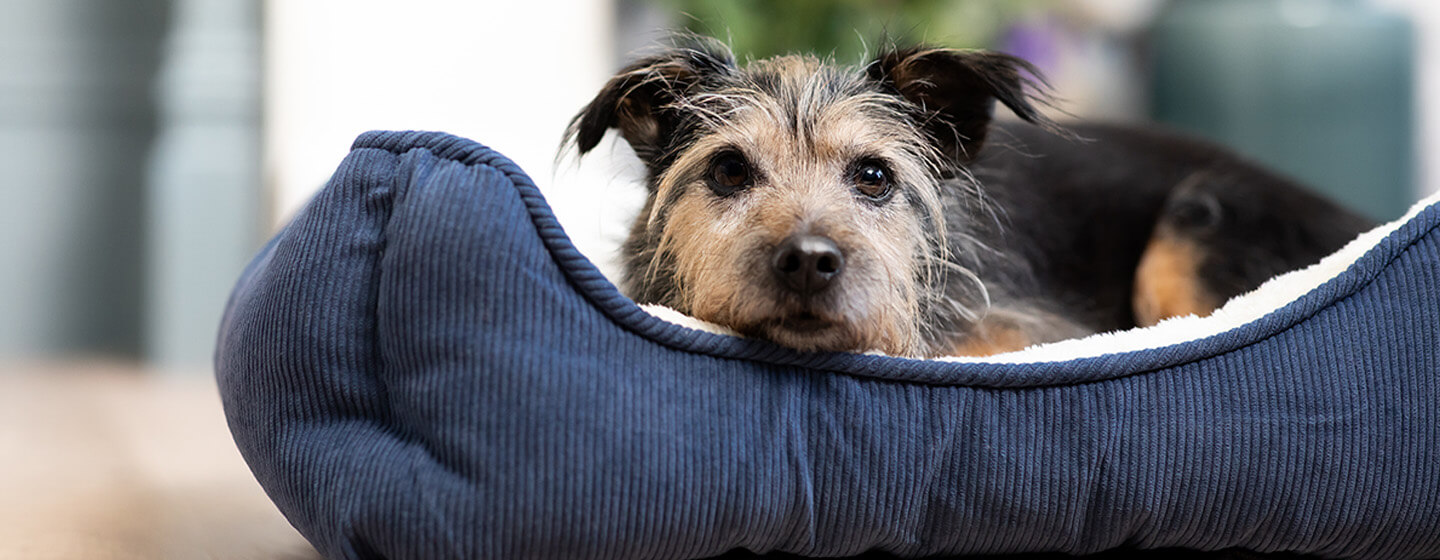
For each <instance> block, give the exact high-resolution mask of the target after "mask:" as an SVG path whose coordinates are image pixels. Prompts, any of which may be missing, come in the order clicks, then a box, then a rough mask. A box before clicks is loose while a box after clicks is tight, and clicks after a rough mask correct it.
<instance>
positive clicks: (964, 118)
mask: <svg viewBox="0 0 1440 560" xmlns="http://www.w3.org/2000/svg"><path fill="white" fill-rule="evenodd" d="M866 72H867V74H868V75H869V77H870V79H872V80H875V81H878V82H880V83H881V84H882V85H884V86H886V87H888V88H890V89H892V90H893V91H894V92H896V93H898V94H900V95H901V96H903V97H904V98H906V99H907V100H909V101H910V102H911V103H913V104H915V106H916V107H917V108H918V109H919V110H920V111H921V115H920V121H921V122H922V123H923V124H924V125H925V129H926V131H927V132H928V133H929V134H930V135H931V136H932V137H933V138H934V139H935V141H936V142H938V143H939V146H940V148H941V149H942V150H944V151H945V152H946V155H949V156H951V157H953V158H955V160H956V161H960V162H966V161H970V160H971V159H974V157H975V155H976V154H978V153H979V151H980V148H981V146H983V145H984V143H985V135H986V132H987V131H988V130H989V128H990V121H991V120H992V119H993V118H994V113H995V102H996V101H999V102H1001V103H1004V104H1005V106H1006V107H1009V108H1010V110H1011V111H1014V112H1015V114H1016V115H1017V116H1019V117H1020V118H1021V119H1024V120H1026V121H1028V122H1031V123H1035V124H1038V125H1041V126H1044V127H1046V128H1053V127H1054V124H1053V123H1051V122H1050V120H1049V119H1047V118H1045V116H1044V115H1042V114H1041V113H1040V111H1039V109H1037V108H1036V107H1035V103H1036V100H1037V97H1036V96H1037V95H1038V94H1042V93H1043V91H1044V89H1045V88H1044V85H1043V84H1044V82H1043V81H1041V80H1043V79H1042V78H1041V77H1040V73H1039V71H1038V70H1037V69H1036V68H1035V67H1034V66H1033V65H1031V64H1030V63H1029V62H1026V61H1025V60H1023V59H1020V58H1017V57H1014V56H1010V55H1007V54H1001V53H995V52H987V51H961V50H955V49H937V48H923V47H912V48H907V49H900V50H892V51H886V52H882V53H880V55H879V56H878V57H876V59H875V61H874V62H872V63H871V64H870V66H869V67H868V68H867V69H866ZM1026 73H1028V74H1029V75H1030V76H1032V77H1033V78H1032V77H1026V76H1025V74H1026Z"/></svg>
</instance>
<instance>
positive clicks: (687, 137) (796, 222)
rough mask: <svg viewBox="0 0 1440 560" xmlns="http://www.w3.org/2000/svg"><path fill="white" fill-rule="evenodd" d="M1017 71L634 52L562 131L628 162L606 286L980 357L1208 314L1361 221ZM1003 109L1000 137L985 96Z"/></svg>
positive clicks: (947, 54) (709, 313)
mask: <svg viewBox="0 0 1440 560" xmlns="http://www.w3.org/2000/svg"><path fill="white" fill-rule="evenodd" d="M1048 100H1049V97H1048V92H1047V86H1046V85H1045V84H1044V81H1043V78H1041V77H1040V73H1039V72H1038V71H1037V70H1036V68H1034V67H1033V66H1032V65H1030V64H1029V63H1027V62H1026V61H1024V60H1022V59H1020V58H1017V57H1014V56H1010V55H1006V54H1001V53H995V52H987V51H964V50H953V49H945V48H934V47H905V48H898V47H897V48H888V49H885V50H883V51H882V52H880V53H879V54H878V55H877V56H875V57H874V59H873V60H872V61H870V62H869V63H868V64H864V65H860V66H843V65H837V64H834V63H830V62H826V61H822V60H820V59H818V58H816V57H813V56H806V55H787V56H780V57H776V58H770V59H764V60H759V61H754V62H751V63H749V64H746V65H743V66H742V65H740V64H738V63H737V62H736V60H735V57H734V55H733V54H732V53H731V51H730V50H729V49H728V48H727V47H726V46H725V45H724V44H723V43H720V42H718V41H715V40H711V39H707V38H702V37H687V38H682V39H680V40H677V41H676V43H675V44H674V45H673V46H670V47H666V48H662V49H660V50H658V51H655V52H653V53H651V54H649V55H647V56H643V57H640V58H638V59H637V60H635V61H634V62H632V63H631V64H629V65H628V66H626V67H625V68H623V69H622V70H621V71H620V72H619V73H618V74H616V75H615V76H614V77H613V78H611V79H610V80H609V81H608V82H607V83H606V84H605V85H604V86H603V88H602V89H601V90H600V92H599V93H598V94H597V95H596V96H595V98H594V99H593V100H592V101H591V102H590V103H589V104H588V105H587V106H586V107H584V108H583V109H582V110H581V111H580V113H579V114H578V115H576V117H575V118H574V120H573V121H572V123H571V125H570V127H569V129H568V130H567V138H566V144H567V145H570V146H574V147H575V148H576V149H578V152H579V153H580V154H581V155H582V156H583V155H584V154H586V153H588V152H589V151H591V150H593V149H594V148H595V147H596V146H597V145H598V144H599V143H600V141H601V140H602V139H603V138H604V136H605V135H606V133H607V132H608V131H610V130H612V129H613V130H617V131H618V132H619V134H620V136H621V137H623V139H624V140H625V141H626V142H627V143H628V144H629V145H630V147H631V148H633V149H634V152H635V154H636V155H637V156H638V157H639V158H640V160H642V162H643V163H644V166H645V170H646V177H647V179H646V184H647V197H646V201H645V203H644V206H643V207H642V210H641V211H640V213H639V215H638V216H637V217H636V219H635V221H634V223H633V224H632V226H631V229H630V233H629V236H628V238H627V239H626V241H625V242H624V244H623V246H622V259H623V266H622V268H623V278H622V279H621V280H620V286H621V289H622V290H623V291H624V292H626V293H627V295H629V296H630V297H632V298H633V299H635V300H636V301H637V302H639V303H651V304H659V305H664V306H668V307H671V308H674V309H675V310H678V311H681V312H683V313H687V314H689V315H691V316H694V317H697V318H699V319H703V320H706V321H710V322H713V323H717V324H720V325H723V326H726V327H729V328H731V329H733V330H734V331H736V332H739V333H741V334H742V335H746V336H751V337H758V338H763V339H768V340H771V341H773V342H776V343H778V344H781V345H784V346H789V347H792V348H795V349H798V350H802V351H879V352H883V353H886V354H890V355H898V356H913V357H935V356H945V355H989V354H995V353H1000V352H1006V351H1011V350H1018V349H1021V348H1024V347H1027V346H1030V345H1033V344H1038V343H1044V342H1050V341H1056V340H1061V339H1066V338H1073V337H1079V336H1084V335H1086V334H1090V333H1095V332H1101V331H1111V330H1117V329H1125V328H1130V327H1134V326H1137V325H1148V324H1153V323H1155V322H1157V321H1159V320H1161V319H1164V318H1166V317H1170V316H1175V315H1184V314H1200V315H1203V314H1206V313H1208V312H1210V311H1213V310H1214V309H1215V308H1216V306H1218V305H1220V304H1221V303H1223V302H1224V301H1225V300H1226V299H1228V298H1229V297H1231V296H1233V295H1236V294H1239V293H1243V292H1245V291H1248V290H1250V289H1253V288H1254V287H1256V286H1258V285H1259V284H1260V283H1261V282H1263V281H1264V280H1265V279H1267V278H1269V277H1270V276H1273V275H1274V274H1275V273H1277V272H1282V271H1285V270H1289V269H1292V268H1297V267H1299V266H1303V265H1305V264H1308V263H1310V262H1313V261H1315V260H1317V259H1318V258H1319V257H1320V256H1323V255H1324V254H1327V253H1329V252H1331V251H1333V250H1335V249H1337V248H1338V247H1339V246H1341V245H1342V244H1343V243H1344V242H1345V241H1346V240H1348V239H1350V238H1352V237H1354V236H1355V235H1356V234H1358V233H1359V232H1361V231H1363V230H1364V229H1366V228H1367V227H1369V225H1370V223H1369V222H1368V221H1366V220H1365V219H1363V218H1361V217H1358V216H1356V215H1354V214H1352V213H1350V212H1348V211H1347V210H1345V209H1343V208H1341V207H1340V206H1338V205H1336V204H1334V203H1332V202H1329V201H1327V200H1325V199H1323V198H1320V197H1318V196H1316V195H1313V194H1311V193H1309V192H1308V191H1307V190H1305V189H1304V188H1302V187H1300V186H1299V185H1296V184H1294V183H1293V182H1291V181H1289V180H1286V179H1284V178H1281V177H1279V176H1277V175H1275V174H1272V173H1269V172H1267V171H1265V170H1263V169H1261V168H1259V167H1257V166H1255V165H1253V164H1250V163H1247V162H1245V161H1244V160H1242V159H1241V158H1239V157H1237V156H1235V155H1233V154H1231V153H1229V152H1226V151H1225V150H1223V149H1220V148H1217V147H1215V146H1211V145H1208V144H1205V143H1203V142H1199V141H1195V140H1191V139H1187V138H1183V137H1181V136H1178V135H1175V134H1171V133H1166V132H1160V131H1155V130H1147V129H1137V128H1126V127H1119V126H1106V125H1067V126H1063V127H1062V126H1060V125H1058V124H1056V123H1055V122H1053V121H1051V120H1049V119H1048V118H1046V117H1045V116H1044V113H1043V111H1042V108H1043V107H1044V106H1045V105H1046V104H1047V103H1048ZM997 103H998V104H1000V105H1004V106H1005V107H1007V108H1008V109H1009V110H1010V112H1012V113H1014V115H1015V116H1016V117H1018V119H1019V120H1018V121H1017V122H1004V123H1001V122H997V120H996V119H995V118H994V109H995V106H996V104H997Z"/></svg>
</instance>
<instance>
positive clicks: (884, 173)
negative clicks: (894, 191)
mask: <svg viewBox="0 0 1440 560" xmlns="http://www.w3.org/2000/svg"><path fill="white" fill-rule="evenodd" d="M853 180H854V181H855V189H856V190H858V191H860V194H863V195H865V196H866V197H869V198H872V199H875V200H885V199H886V198H889V196H890V190H891V189H890V171H889V170H887V169H885V166H884V165H881V164H880V163H877V162H873V161H863V162H860V164H859V165H857V166H856V167H855V172H854V178H853Z"/></svg>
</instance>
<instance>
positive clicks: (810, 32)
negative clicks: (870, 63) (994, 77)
mask: <svg viewBox="0 0 1440 560" xmlns="http://www.w3.org/2000/svg"><path fill="white" fill-rule="evenodd" d="M651 1H652V2H654V3H655V4H657V5H659V6H660V7H662V8H664V9H668V10H673V11H674V12H676V13H678V14H680V16H679V17H680V18H681V20H682V21H681V22H680V24H681V25H683V26H684V27H685V29H686V30H688V31H691V32H694V33H699V34H702V35H709V36H711V37H716V38H719V39H721V40H724V41H726V42H728V43H730V46H731V48H733V49H734V51H735V54H736V56H739V57H741V58H742V59H744V58H746V57H749V58H752V59H758V58H765V57H769V56H774V55H778V54H786V53H792V52H812V53H816V54H819V55H822V56H823V55H826V54H830V55H833V56H834V57H835V59H836V60H840V61H855V60H859V59H860V57H861V56H863V55H864V54H867V53H866V50H867V49H868V50H870V51H873V50H874V49H875V48H876V46H877V43H884V42H888V43H898V44H910V43H927V44H933V45H942V46H949V47H963V48H972V47H974V48H978V47H988V46H993V45H994V43H995V42H996V41H997V40H998V39H999V38H1000V35H1001V34H1002V33H1004V31H1005V29H1006V27H1007V26H1008V24H1009V23H1011V22H1013V21H1015V20H1016V19H1017V18H1021V17H1024V16H1025V15H1026V14H1029V13H1033V12H1034V11H1035V9H1036V8H1037V7H1044V6H1053V5H1055V4H1056V2H1055V1H1054V0H880V1H876V0H719V1H716V0H651Z"/></svg>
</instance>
